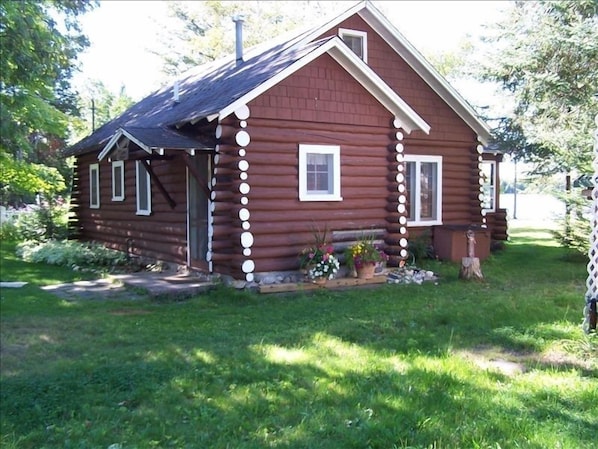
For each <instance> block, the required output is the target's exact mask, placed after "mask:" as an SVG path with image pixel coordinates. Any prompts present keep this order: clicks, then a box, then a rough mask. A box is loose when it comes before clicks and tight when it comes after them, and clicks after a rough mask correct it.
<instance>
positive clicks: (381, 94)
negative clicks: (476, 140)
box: [218, 37, 430, 134]
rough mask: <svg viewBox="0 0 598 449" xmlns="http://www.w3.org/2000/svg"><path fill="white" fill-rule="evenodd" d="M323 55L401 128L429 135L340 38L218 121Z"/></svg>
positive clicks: (227, 109)
mask: <svg viewBox="0 0 598 449" xmlns="http://www.w3.org/2000/svg"><path fill="white" fill-rule="evenodd" d="M324 53H328V54H330V56H331V57H332V58H334V59H335V61H337V62H338V63H339V64H340V65H341V66H342V67H343V68H344V69H345V70H346V71H347V72H348V73H349V74H350V75H351V76H352V77H353V78H354V79H355V80H356V81H358V82H359V83H360V84H361V85H362V86H363V87H364V88H365V89H366V90H367V91H368V92H369V93H370V94H372V95H373V96H374V97H375V98H376V99H377V100H378V101H379V102H380V103H381V104H382V105H383V106H384V107H385V108H386V109H387V110H388V111H390V112H392V113H393V114H394V115H395V117H397V118H399V120H400V122H401V124H402V127H403V129H404V130H405V131H407V132H408V133H410V132H411V131H413V130H416V129H417V130H421V131H423V132H425V133H426V134H427V133H429V132H430V125H428V124H427V123H426V121H425V120H424V119H423V118H421V117H420V116H419V115H418V114H417V113H416V112H415V111H414V110H413V109H412V108H411V107H410V106H409V105H408V104H407V103H406V102H405V101H403V99H401V98H400V97H399V96H398V95H397V94H396V93H395V92H394V91H393V90H392V89H391V88H390V87H389V86H388V85H387V84H386V83H385V82H384V81H383V80H382V79H381V78H380V77H379V76H378V75H377V74H376V73H375V72H374V71H373V70H372V69H371V68H370V67H369V66H368V65H367V64H366V63H365V62H363V61H362V60H361V59H360V58H359V57H357V55H355V54H354V53H353V52H352V51H351V50H350V49H349V48H348V47H347V46H346V45H345V44H344V43H343V42H342V41H341V40H340V38H339V37H333V38H330V39H328V40H327V41H326V42H325V43H323V44H322V45H320V46H319V47H317V48H316V49H314V51H312V52H310V53H309V54H307V55H305V56H303V57H302V58H300V59H298V60H297V61H295V62H294V63H292V64H290V65H289V66H288V67H287V68H285V69H284V70H282V71H280V72H279V73H277V74H276V75H275V76H273V77H272V78H270V79H269V80H268V82H266V83H263V84H261V85H260V86H258V87H257V88H255V89H253V90H251V91H250V92H248V93H247V94H245V95H243V96H242V97H240V98H239V99H237V100H236V101H234V102H232V103H230V104H229V105H228V106H226V107H225V108H223V109H222V110H220V111H219V113H218V116H219V119H220V120H222V119H223V118H225V117H227V116H229V115H230V114H232V113H233V112H234V111H236V110H237V109H238V108H239V107H240V106H243V105H246V104H247V103H249V102H250V101H251V100H253V99H254V98H256V97H258V96H259V95H261V94H262V93H263V92H265V91H266V90H268V89H270V88H271V87H272V86H274V85H276V84H278V83H279V82H280V81H282V80H283V79H285V78H286V77H288V76H290V75H291V74H292V73H294V72H296V71H297V70H299V69H300V68H302V67H304V66H305V65H307V64H309V63H310V62H311V61H313V60H314V59H316V58H317V57H319V56H321V55H322V54H324Z"/></svg>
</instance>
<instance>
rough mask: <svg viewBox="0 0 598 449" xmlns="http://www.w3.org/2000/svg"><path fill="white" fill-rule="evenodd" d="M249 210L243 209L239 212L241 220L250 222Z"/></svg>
mask: <svg viewBox="0 0 598 449" xmlns="http://www.w3.org/2000/svg"><path fill="white" fill-rule="evenodd" d="M249 216H250V214H249V210H247V209H246V208H242V209H240V210H239V219H240V220H242V221H247V220H249Z"/></svg>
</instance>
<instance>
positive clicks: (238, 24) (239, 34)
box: [233, 14, 245, 65]
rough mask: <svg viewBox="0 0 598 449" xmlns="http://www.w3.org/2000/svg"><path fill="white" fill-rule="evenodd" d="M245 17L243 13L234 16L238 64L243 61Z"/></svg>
mask: <svg viewBox="0 0 598 449" xmlns="http://www.w3.org/2000/svg"><path fill="white" fill-rule="evenodd" d="M244 21H245V18H244V17H243V16H241V15H238V14H237V15H235V16H233V22H235V55H236V62H237V65H239V64H241V63H242V62H243V22H244Z"/></svg>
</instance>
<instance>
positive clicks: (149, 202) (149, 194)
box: [135, 161, 152, 215]
mask: <svg viewBox="0 0 598 449" xmlns="http://www.w3.org/2000/svg"><path fill="white" fill-rule="evenodd" d="M148 163H149V162H148ZM141 169H143V172H144V173H145V176H147V183H146V185H147V192H146V194H147V209H141V206H140V204H139V201H140V199H141V196H140V195H139V188H140V186H139V175H140V173H139V172H140V170H141ZM135 170H136V175H137V176H136V179H135V192H136V193H137V195H136V196H137V215H151V213H152V185H151V178H150V174H149V172H148V171H147V170H145V167H144V166H143V164H142V163H141V161H136V167H135Z"/></svg>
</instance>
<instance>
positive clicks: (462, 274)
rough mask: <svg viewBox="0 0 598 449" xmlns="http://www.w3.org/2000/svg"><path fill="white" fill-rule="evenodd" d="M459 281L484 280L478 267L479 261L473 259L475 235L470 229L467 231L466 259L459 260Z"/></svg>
mask: <svg viewBox="0 0 598 449" xmlns="http://www.w3.org/2000/svg"><path fill="white" fill-rule="evenodd" d="M459 279H465V280H472V279H474V280H479V279H484V275H483V274H482V268H481V267H480V259H479V258H478V257H475V233H474V232H473V231H472V230H471V229H470V230H469V231H467V257H463V258H462V259H461V269H460V270H459Z"/></svg>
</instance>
